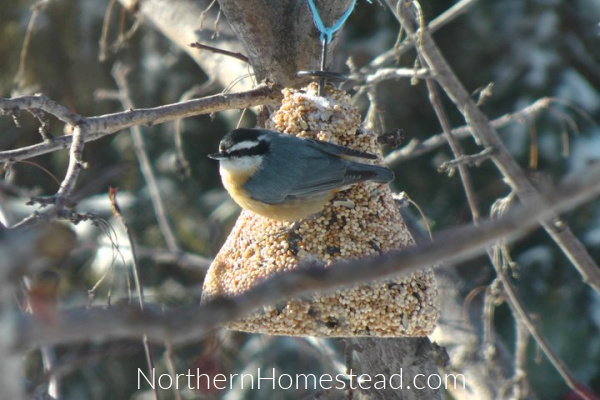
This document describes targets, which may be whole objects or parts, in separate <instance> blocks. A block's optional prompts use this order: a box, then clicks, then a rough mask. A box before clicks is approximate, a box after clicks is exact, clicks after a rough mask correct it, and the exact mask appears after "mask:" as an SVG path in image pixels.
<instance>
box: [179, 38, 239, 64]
mask: <svg viewBox="0 0 600 400" xmlns="http://www.w3.org/2000/svg"><path fill="white" fill-rule="evenodd" d="M190 47H193V48H194V49H200V50H208V51H210V52H211V53H215V54H223V55H224V56H228V57H232V58H235V59H236V60H240V61H242V62H245V63H249V62H250V60H248V57H246V56H245V55H243V54H242V53H235V52H233V51H229V50H223V49H219V48H217V47H213V46H209V45H207V44H202V43H198V42H194V43H190Z"/></svg>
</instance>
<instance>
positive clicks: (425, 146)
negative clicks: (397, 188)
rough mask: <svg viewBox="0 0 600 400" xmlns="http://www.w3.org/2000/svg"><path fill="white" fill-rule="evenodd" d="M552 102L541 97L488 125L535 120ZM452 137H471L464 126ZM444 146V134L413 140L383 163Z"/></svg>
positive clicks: (396, 163)
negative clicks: (419, 140)
mask: <svg viewBox="0 0 600 400" xmlns="http://www.w3.org/2000/svg"><path fill="white" fill-rule="evenodd" d="M554 101H555V99H553V98H550V97H543V98H541V99H539V100H537V101H535V102H534V103H533V104H531V105H529V106H527V107H525V108H523V109H521V110H519V111H516V112H514V113H509V114H505V115H503V116H501V117H499V118H497V119H495V120H493V121H490V124H492V126H493V127H494V128H496V129H498V128H503V127H505V126H506V125H509V124H511V123H513V122H522V121H525V120H527V119H531V118H535V117H536V116H537V115H538V114H539V113H540V112H542V111H543V110H545V109H547V108H548V107H549V106H550V105H552V103H553V102H554ZM452 136H454V137H456V138H460V139H462V138H466V137H469V136H471V132H470V127H469V126H468V125H465V126H461V127H458V128H454V129H452ZM445 144H446V136H445V135H444V133H440V134H437V135H434V136H431V137H430V138H428V139H427V140H425V141H424V142H418V141H415V140H414V139H413V140H411V141H410V142H409V143H408V144H407V145H406V146H404V147H402V148H401V149H398V150H395V151H393V152H391V153H389V154H388V155H387V156H386V157H385V162H386V164H388V165H391V166H396V165H399V164H400V163H402V162H405V161H408V160H411V159H413V158H416V157H418V156H420V155H423V154H426V153H429V152H430V151H433V150H435V149H437V148H438V147H440V146H443V145H445Z"/></svg>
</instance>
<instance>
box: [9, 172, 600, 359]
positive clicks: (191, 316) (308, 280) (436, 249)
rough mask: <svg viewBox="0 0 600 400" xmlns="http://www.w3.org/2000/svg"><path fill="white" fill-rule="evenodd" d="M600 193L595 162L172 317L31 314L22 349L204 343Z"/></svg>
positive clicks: (467, 247) (463, 254)
mask: <svg viewBox="0 0 600 400" xmlns="http://www.w3.org/2000/svg"><path fill="white" fill-rule="evenodd" d="M599 194H600V165H595V166H592V167H591V168H589V169H588V170H586V171H585V172H582V173H579V174H578V176H575V177H570V178H568V179H566V180H565V181H563V182H562V183H561V184H560V185H558V186H557V187H556V189H555V190H553V191H552V192H551V193H548V195H547V197H546V198H547V199H552V203H550V202H548V201H544V200H540V202H539V203H530V204H527V205H522V206H520V207H518V208H515V209H513V210H511V211H510V212H509V213H508V214H507V215H505V216H504V217H502V218H500V219H498V220H495V221H490V220H482V221H481V222H480V225H479V226H471V225H470V226H464V227H460V228H455V229H452V230H450V231H448V232H446V233H442V234H440V235H437V237H436V240H435V241H434V242H432V243H425V244H423V245H421V246H419V247H415V248H407V249H404V250H403V251H397V252H391V253H387V254H384V255H381V256H378V257H374V258H370V259H361V260H353V261H347V262H344V263H343V264H342V263H341V264H339V265H333V266H330V267H328V268H327V269H324V268H322V266H316V267H314V266H313V267H311V266H307V267H305V268H300V269H298V270H294V271H290V272H287V273H283V274H280V275H277V276H275V277H273V278H270V279H267V280H265V281H263V282H261V283H259V284H257V285H256V286H255V287H254V288H252V289H251V290H250V291H248V292H246V293H245V294H243V295H240V296H238V297H235V298H229V299H223V298H220V299H215V300H213V301H212V302H210V303H208V304H206V305H204V306H201V307H198V306H190V307H186V308H182V309H180V310H177V311H172V312H170V313H169V314H167V315H158V314H156V313H150V312H148V309H147V312H146V313H143V314H135V313H132V310H131V309H130V308H113V309H109V310H98V309H92V310H91V312H89V313H85V312H83V313H82V312H81V311H79V312H77V311H73V312H66V313H62V314H60V315H59V319H58V320H59V323H57V324H55V325H44V324H40V323H38V322H37V321H34V320H32V319H30V318H26V317H24V319H23V320H21V322H20V324H21V325H20V328H19V334H18V335H17V340H18V342H17V344H16V345H15V346H16V348H17V349H20V350H22V349H24V348H28V347H30V346H33V345H39V344H43V343H48V344H51V343H66V342H73V341H85V340H89V339H90V338H91V337H105V338H106V337H112V338H124V337H137V335H139V332H140V330H143V331H145V332H147V334H148V337H149V338H150V339H151V340H153V341H160V342H163V341H164V340H165V339H166V338H167V337H169V338H170V339H171V340H172V341H173V343H174V344H177V343H184V342H189V341H192V340H198V338H200V337H202V336H203V335H205V334H206V332H207V331H208V330H209V329H211V328H213V327H216V326H218V325H220V324H223V323H225V322H227V321H231V320H233V319H236V318H239V317H240V316H242V315H244V314H246V313H248V312H250V311H252V310H254V309H256V308H257V307H259V306H263V305H267V304H273V303H277V302H279V301H283V300H284V299H289V298H294V297H299V296H303V295H308V294H310V293H313V292H315V291H325V290H334V289H337V288H341V287H346V286H348V285H352V284H356V283H364V282H367V281H372V280H377V279H384V278H387V277H390V276H395V275H399V274H404V275H406V274H410V273H413V272H415V271H418V270H420V269H422V268H424V267H426V266H428V265H433V264H436V263H439V262H441V261H444V263H445V264H444V265H451V264H452V263H455V262H459V261H463V260H466V259H468V258H470V257H472V256H473V255H475V254H479V253H481V252H483V251H485V248H486V246H488V245H489V244H491V243H493V242H495V241H497V240H499V239H501V238H502V239H510V240H514V239H515V238H516V237H518V236H520V235H523V234H525V233H526V232H527V231H529V230H530V229H532V228H534V227H535V226H536V225H537V223H538V221H540V220H546V219H547V218H551V217H552V216H553V215H554V214H555V213H559V212H562V211H565V210H570V209H572V208H573V207H575V206H577V205H578V204H581V203H582V202H584V201H586V200H589V199H591V198H593V197H595V196H598V195H599Z"/></svg>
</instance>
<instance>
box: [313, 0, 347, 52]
mask: <svg viewBox="0 0 600 400" xmlns="http://www.w3.org/2000/svg"><path fill="white" fill-rule="evenodd" d="M355 5H356V0H354V1H352V3H351V4H350V7H348V9H347V10H346V12H344V15H342V16H341V17H340V19H338V20H337V21H336V22H335V24H333V25H332V26H330V27H329V28H328V27H326V26H325V24H324V23H323V20H322V19H321V15H319V10H317V6H316V5H315V2H314V1H313V0H308V6H309V7H310V11H311V12H312V15H313V21H314V22H315V26H316V27H317V29H318V30H319V32H321V41H323V40H325V41H326V44H329V43H330V42H331V38H332V37H333V34H334V33H335V32H337V30H338V29H340V28H341V27H342V25H344V22H346V20H347V19H348V17H349V16H350V14H352V11H353V10H354V6H355Z"/></svg>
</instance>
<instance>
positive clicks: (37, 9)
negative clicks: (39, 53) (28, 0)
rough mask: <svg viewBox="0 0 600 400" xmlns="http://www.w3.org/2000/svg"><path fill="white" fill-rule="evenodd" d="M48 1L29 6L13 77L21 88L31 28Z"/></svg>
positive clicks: (43, 0) (42, 0) (31, 32)
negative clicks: (29, 15) (27, 20)
mask: <svg viewBox="0 0 600 400" xmlns="http://www.w3.org/2000/svg"><path fill="white" fill-rule="evenodd" d="M49 3H50V0H41V1H38V2H37V3H35V4H34V5H33V6H31V17H30V18H29V23H28V24H27V30H26V31H25V39H23V46H22V47H21V55H20V56H19V69H18V70H17V74H16V75H15V79H14V81H15V83H16V84H17V85H19V86H23V83H24V79H25V66H26V64H27V55H28V54H29V44H30V42H31V36H32V34H33V28H34V27H35V22H36V21H37V18H38V16H39V14H40V12H41V11H42V10H44V8H46V6H48V4H49Z"/></svg>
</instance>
